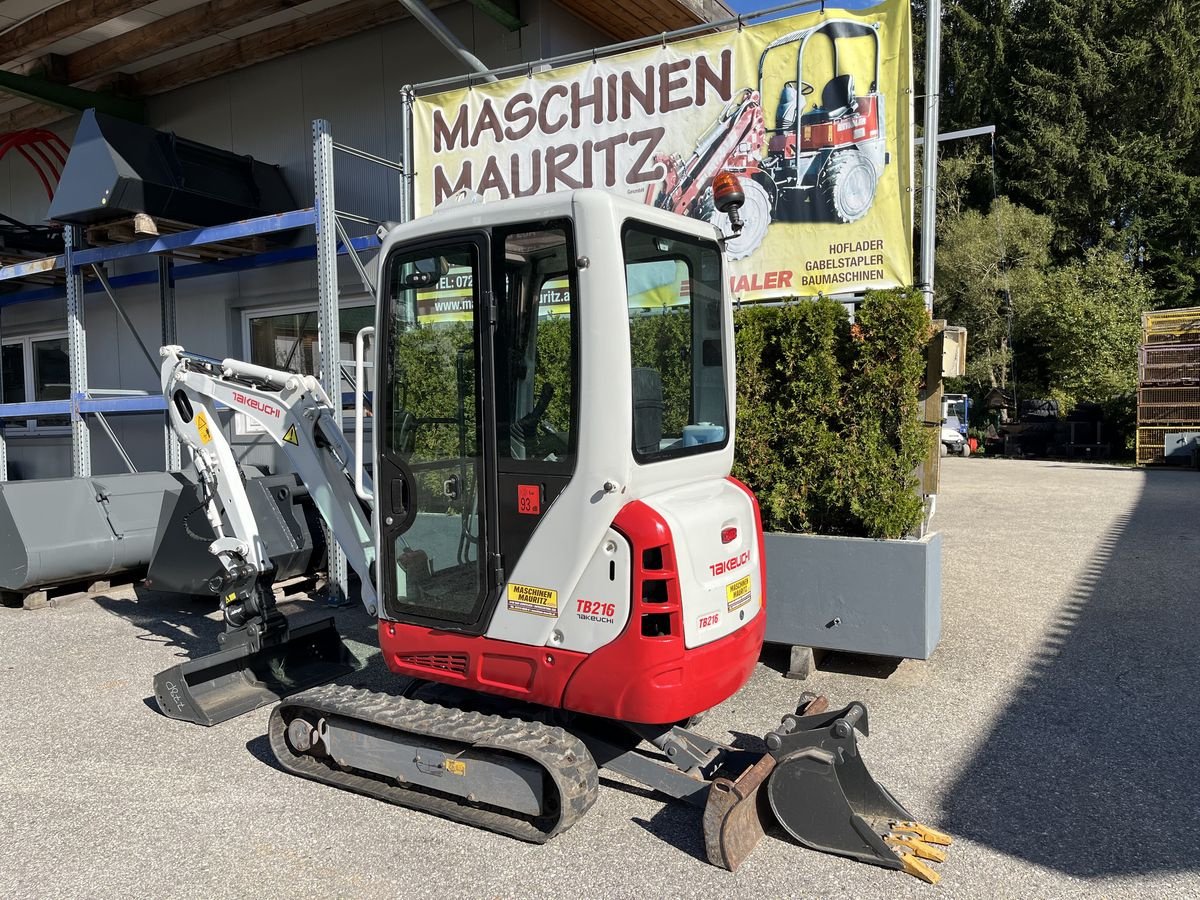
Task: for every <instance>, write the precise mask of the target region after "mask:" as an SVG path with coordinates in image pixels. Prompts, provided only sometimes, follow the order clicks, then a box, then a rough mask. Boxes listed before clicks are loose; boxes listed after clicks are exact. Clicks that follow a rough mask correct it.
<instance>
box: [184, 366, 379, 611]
mask: <svg viewBox="0 0 1200 900" xmlns="http://www.w3.org/2000/svg"><path fill="white" fill-rule="evenodd" d="M161 354H162V357H163V364H162V385H163V393H164V395H165V396H166V398H167V406H168V409H169V411H170V417H171V425H172V427H173V428H174V430H175V432H176V433H177V434H178V435H179V437H180V440H182V441H183V443H184V444H186V445H187V447H188V448H189V449H190V450H191V451H192V458H193V462H194V464H195V466H196V469H197V472H198V473H199V476H200V479H201V482H202V484H203V485H204V486H205V488H206V492H205V497H206V513H207V515H208V518H209V521H210V522H211V523H212V524H213V528H214V530H215V531H216V534H217V540H216V541H214V542H213V545H212V547H210V551H211V552H212V553H213V554H214V555H216V556H217V557H218V559H220V560H221V562H222V564H223V565H225V567H226V570H227V571H229V569H230V566H231V565H237V564H239V563H241V564H244V565H246V566H248V567H251V568H253V569H254V571H255V575H256V576H257V575H262V574H264V573H266V572H269V571H270V568H271V561H270V557H269V556H268V555H267V552H266V547H265V544H264V543H263V539H262V536H261V534H260V531H259V527H258V523H257V522H256V521H255V518H254V513H253V511H252V510H251V508H250V502H249V499H248V498H247V496H246V491H245V488H244V486H243V484H242V476H241V470H240V468H239V466H238V464H237V460H236V458H235V457H234V455H233V451H232V448H231V447H230V446H229V442H228V441H227V440H226V438H225V435H224V433H223V432H222V431H221V428H220V423H219V420H218V419H217V417H216V408H217V405H218V404H220V405H221V406H225V407H228V408H230V409H234V410H236V411H238V412H240V413H242V414H243V415H245V416H246V417H247V418H249V419H251V420H252V421H254V422H256V423H258V424H259V425H260V426H261V427H262V429H263V431H264V433H266V434H267V435H268V436H269V437H270V438H271V439H272V440H273V441H274V442H275V443H276V444H277V445H278V446H279V447H280V449H282V450H283V452H284V455H285V456H286V457H287V459H288V462H289V463H290V465H291V467H292V469H293V470H294V471H295V472H296V474H297V475H298V476H299V477H300V480H301V481H303V482H304V485H305V486H306V487H307V488H308V491H309V495H310V496H311V498H312V501H313V504H314V506H315V507H316V509H317V511H318V512H319V513H320V515H321V518H322V519H323V520H324V522H325V524H326V526H328V528H329V531H330V534H331V535H332V537H333V539H334V540H336V541H337V543H338V545H339V546H341V548H342V550H343V551H344V552H345V554H346V560H347V562H348V563H349V565H350V567H351V568H352V569H353V570H354V572H355V574H357V575H358V577H359V579H360V580H361V582H362V599H363V605H364V606H365V607H366V608H367V612H368V613H370V614H371V615H375V613H376V609H377V607H378V604H377V600H376V596H375V591H374V587H373V584H374V579H373V573H372V570H373V564H374V561H375V547H374V539H373V532H372V527H371V517H370V512H369V510H368V509H367V508H366V504H365V503H364V502H363V501H362V500H360V499H359V497H358V496H357V495H356V493H355V489H354V468H355V457H354V452H353V450H351V448H350V445H349V443H348V442H347V441H346V439H345V437H344V436H343V434H342V430H341V428H340V427H339V426H338V424H337V423H336V422H335V421H334V417H333V415H332V411H333V405H332V402H331V401H330V399H329V395H328V394H326V393H325V390H324V389H323V388H322V387H321V385H320V383H319V382H318V381H317V380H316V379H315V378H313V377H312V376H311V375H298V374H295V373H292V372H282V371H279V370H276V369H268V368H265V367H263V366H256V365H253V364H251V363H245V362H241V361H239V360H235V359H224V360H216V359H210V358H208V357H204V356H199V355H197V354H193V353H188V352H187V351H186V350H184V349H183V348H182V347H176V346H170V347H163V348H162V351H161ZM363 478H364V481H363V486H364V491H365V492H366V493H371V491H372V489H371V484H370V480H369V479H368V478H366V477H365V476H363ZM218 500H219V501H220V504H221V507H222V508H223V509H224V511H225V515H226V517H227V518H228V520H229V526H230V527H229V531H231V532H232V534H226V529H225V528H224V526H223V524H222V521H221V516H220V511H219V510H218V509H217V507H216V503H217V501H218Z"/></svg>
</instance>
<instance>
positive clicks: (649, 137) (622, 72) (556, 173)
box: [413, 0, 912, 301]
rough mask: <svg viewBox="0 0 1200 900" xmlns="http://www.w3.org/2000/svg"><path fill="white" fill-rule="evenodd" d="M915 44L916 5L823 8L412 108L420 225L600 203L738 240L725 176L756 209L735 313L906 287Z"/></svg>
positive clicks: (893, 2)
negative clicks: (451, 209)
mask: <svg viewBox="0 0 1200 900" xmlns="http://www.w3.org/2000/svg"><path fill="white" fill-rule="evenodd" d="M910 41H911V36H910V22H909V4H908V0H889V2H885V3H881V4H879V5H878V6H874V7H871V8H870V9H866V10H857V11H850V10H839V9H834V8H830V7H826V8H825V9H824V10H823V11H819V12H811V13H806V14H803V15H797V16H791V17H787V18H783V19H777V20H774V21H770V22H764V23H762V24H758V25H753V26H745V27H742V28H738V29H731V30H728V31H723V32H720V33H717V34H712V35H705V36H702V37H696V38H690V39H688V40H683V41H678V42H668V43H665V44H662V45H659V46H655V47H652V48H648V49H643V50H636V51H632V52H629V53H624V54H621V55H616V56H609V57H603V58H598V59H595V60H591V61H588V62H586V63H580V64H576V65H571V66H564V67H561V68H557V69H551V70H547V71H542V72H531V73H529V74H528V75H526V76H521V77H517V78H509V79H506V80H503V81H499V82H495V83H492V84H481V85H474V86H471V87H468V88H463V89H458V90H452V91H446V92H444V93H439V94H431V95H426V96H423V97H418V98H416V101H415V102H414V105H413V135H414V151H415V159H414V160H413V162H414V166H413V168H414V176H415V177H414V181H415V211H416V214H417V215H425V214H427V213H429V212H431V211H432V210H433V209H434V208H435V207H436V206H437V205H438V204H440V203H442V202H444V201H445V200H447V199H448V198H450V197H452V196H454V195H457V194H460V193H462V192H468V193H477V194H481V195H482V196H483V197H484V198H485V199H501V198H507V197H514V196H528V195H531V194H538V193H547V192H552V191H563V190H572V189H575V188H582V187H593V188H600V189H603V190H608V191H612V192H614V193H616V194H620V195H621V196H625V197H630V198H633V199H636V200H639V201H642V202H645V203H648V204H653V205H655V206H657V207H660V208H662V209H668V210H672V211H674V212H678V213H682V214H684V215H688V216H692V217H695V218H700V219H705V220H709V221H712V222H714V223H716V224H718V225H720V226H722V228H723V230H725V231H726V232H727V233H728V230H729V229H728V227H727V222H726V221H725V217H724V216H723V215H722V214H720V213H718V212H716V211H715V209H714V208H713V203H712V192H711V182H712V179H713V177H714V176H715V175H716V174H717V173H718V172H720V171H721V170H722V169H724V170H727V171H730V172H732V173H734V174H735V175H737V176H738V177H739V179H740V181H741V184H742V188H743V191H744V192H745V195H746V203H745V206H744V207H743V208H742V212H741V216H742V219H743V220H744V223H745V224H744V227H743V228H742V231H741V233H740V234H738V235H737V236H736V237H734V238H733V239H731V240H730V241H729V242H728V244H727V251H728V256H729V258H730V259H731V260H732V264H731V268H730V288H731V292H732V294H733V295H734V297H736V298H738V299H740V300H744V301H752V300H760V299H768V298H777V297H795V296H814V295H817V294H845V293H853V292H858V291H862V290H864V289H866V288H882V287H893V286H897V285H907V284H911V283H912V194H911V182H912V102H911V101H912V59H911V47H910ZM445 299H447V300H449V299H450V297H447V298H445Z"/></svg>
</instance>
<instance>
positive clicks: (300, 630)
mask: <svg viewBox="0 0 1200 900" xmlns="http://www.w3.org/2000/svg"><path fill="white" fill-rule="evenodd" d="M357 668H358V664H357V662H356V660H355V659H354V656H353V654H351V653H350V651H349V650H348V649H347V648H346V645H345V644H344V643H342V637H341V635H340V634H339V633H338V630H337V627H336V626H335V625H334V622H333V618H332V617H329V618H324V619H320V620H318V621H315V622H310V623H308V624H305V625H298V626H290V625H285V626H284V627H283V628H282V629H280V630H279V631H278V632H277V633H276V634H274V635H271V636H267V637H263V638H260V639H259V640H258V641H257V642H256V641H253V640H252V639H250V638H249V637H248V636H247V635H246V634H245V633H241V632H230V633H229V639H228V640H227V641H226V643H225V646H224V648H223V649H221V650H218V651H217V652H216V653H210V654H209V655H208V656H201V657H199V658H197V659H190V660H188V661H187V662H184V663H181V664H180V665H177V666H172V667H171V668H170V669H167V670H166V671H164V672H159V673H158V675H156V676H155V677H154V697H155V699H156V700H157V701H158V708H159V709H160V710H162V712H163V714H164V715H166V716H169V717H170V718H172V719H183V720H184V721H187V722H195V723H197V724H198V725H217V724H219V723H221V722H224V721H226V720H228V719H232V718H235V717H237V716H240V715H242V714H243V713H248V712H250V711H251V710H254V709H258V708H259V707H260V706H265V705H266V704H268V703H274V702H275V701H277V700H280V699H282V698H283V697H287V696H289V695H291V694H295V693H297V692H299V691H303V690H307V689H308V688H310V687H314V686H316V685H318V684H324V683H325V682H327V681H332V680H333V679H335V678H338V677H340V676H342V675H347V674H349V673H351V672H353V671H355V670H356V669H357Z"/></svg>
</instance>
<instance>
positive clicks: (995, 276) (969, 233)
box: [935, 198, 1054, 397]
mask: <svg viewBox="0 0 1200 900" xmlns="http://www.w3.org/2000/svg"><path fill="white" fill-rule="evenodd" d="M1053 230H1054V224H1053V222H1051V221H1050V219H1049V218H1047V217H1046V216H1040V215H1037V214H1036V213H1034V212H1032V211H1030V210H1028V209H1026V208H1025V207H1022V206H1018V205H1016V204H1014V203H1012V202H1010V201H1009V200H1007V199H1005V198H1000V199H999V200H997V201H996V202H995V203H994V204H992V207H991V209H990V210H988V212H987V213H986V214H984V213H980V212H978V211H977V210H974V209H965V210H964V211H962V212H961V213H960V214H959V215H957V216H955V217H953V218H950V219H949V220H948V221H947V223H946V224H945V226H944V227H943V229H942V231H941V237H942V245H941V247H940V248H939V249H938V258H937V273H936V283H937V285H938V292H937V296H936V300H935V302H936V306H935V314H936V315H937V316H938V318H941V319H945V320H946V321H947V322H949V323H951V324H953V325H962V326H964V327H965V328H966V329H967V334H968V338H967V376H966V379H965V380H966V382H967V386H968V392H969V393H971V394H973V395H975V396H977V397H979V396H982V395H983V394H984V393H986V392H987V391H988V390H990V389H991V388H994V387H1006V386H1007V381H1008V372H1009V367H1010V365H1011V356H1010V354H1011V348H1010V347H1009V315H1008V313H1009V310H1008V308H1007V306H1006V303H1005V294H1004V292H1005V291H1007V292H1008V296H1009V298H1010V300H1011V306H1012V314H1013V318H1014V321H1015V320H1017V319H1019V318H1020V316H1021V315H1022V314H1023V312H1024V311H1025V310H1028V309H1030V308H1032V307H1034V306H1036V305H1038V304H1039V303H1041V301H1042V298H1043V296H1044V293H1045V278H1046V270H1047V267H1048V266H1049V263H1050V241H1051V237H1052V234H1053Z"/></svg>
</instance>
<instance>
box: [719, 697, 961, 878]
mask: <svg viewBox="0 0 1200 900" xmlns="http://www.w3.org/2000/svg"><path fill="white" fill-rule="evenodd" d="M814 708H816V707H815V704H814ZM858 731H861V732H862V733H863V734H864V735H866V734H867V709H866V707H865V706H863V705H862V704H861V703H851V704H850V705H849V706H847V707H845V708H843V709H840V710H837V711H834V712H823V711H822V712H819V713H815V714H813V715H801V714H799V712H798V713H797V715H793V716H785V717H784V720H783V723H782V724H781V725H780V726H779V728H778V729H776V730H775V731H772V732H770V733H768V734H767V735H766V744H767V750H768V753H767V754H766V755H765V756H764V757H762V759H760V760H759V761H758V762H757V763H756V764H755V765H753V766H751V767H750V768H748V769H746V771H745V772H743V773H742V774H741V775H740V776H739V777H738V778H737V779H736V780H735V781H728V780H727V779H723V778H718V779H716V780H714V782H713V786H712V788H711V789H710V790H709V795H708V804H707V806H706V808H705V816H704V836H705V847H706V849H707V850H708V857H709V860H710V861H711V862H712V863H714V864H715V865H718V866H721V867H722V868H727V869H729V870H730V871H733V870H735V869H736V868H737V867H738V866H739V865H740V864H741V862H742V861H743V860H744V859H745V858H746V856H748V855H749V853H750V851H751V850H753V849H754V845H755V844H756V843H757V842H758V840H759V838H761V837H762V835H763V833H764V832H765V831H766V830H767V829H769V828H770V827H771V826H772V825H773V824H775V823H778V825H779V826H780V827H782V828H783V830H784V831H786V832H787V833H788V834H790V835H791V836H792V837H793V838H795V839H796V840H797V841H799V842H800V843H801V844H802V845H804V846H805V847H808V848H809V849H812V850H818V851H820V852H822V853H833V854H836V855H838V856H848V857H850V858H851V859H856V860H858V861H860V862H865V863H870V864H871V865H876V866H882V867H884V868H887V869H902V870H904V871H905V872H908V873H909V874H911V875H915V876H916V877H918V878H921V879H922V880H924V881H928V882H931V883H936V882H937V881H938V879H939V877H940V876H939V875H938V874H937V873H936V872H935V871H934V870H933V869H931V868H930V867H929V866H928V865H927V864H926V863H925V862H923V860H934V861H938V862H940V861H942V860H944V859H945V852H944V851H943V850H941V849H940V846H938V845H944V844H949V843H950V838H949V837H948V836H946V835H944V834H942V833H941V832H939V831H936V830H935V829H932V828H929V827H927V826H924V825H921V824H919V823H917V822H915V821H913V818H912V816H911V815H910V814H909V812H908V810H906V809H905V808H904V807H903V806H901V805H900V804H899V803H897V802H896V799H895V798H894V797H892V795H891V794H890V793H888V791H887V789H886V788H884V787H883V786H882V785H880V784H879V783H878V782H876V781H875V779H874V778H872V777H871V773H870V772H869V771H868V770H867V767H866V764H865V763H864V762H863V760H862V756H861V755H860V754H859V751H858V744H857V740H856V732H858Z"/></svg>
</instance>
